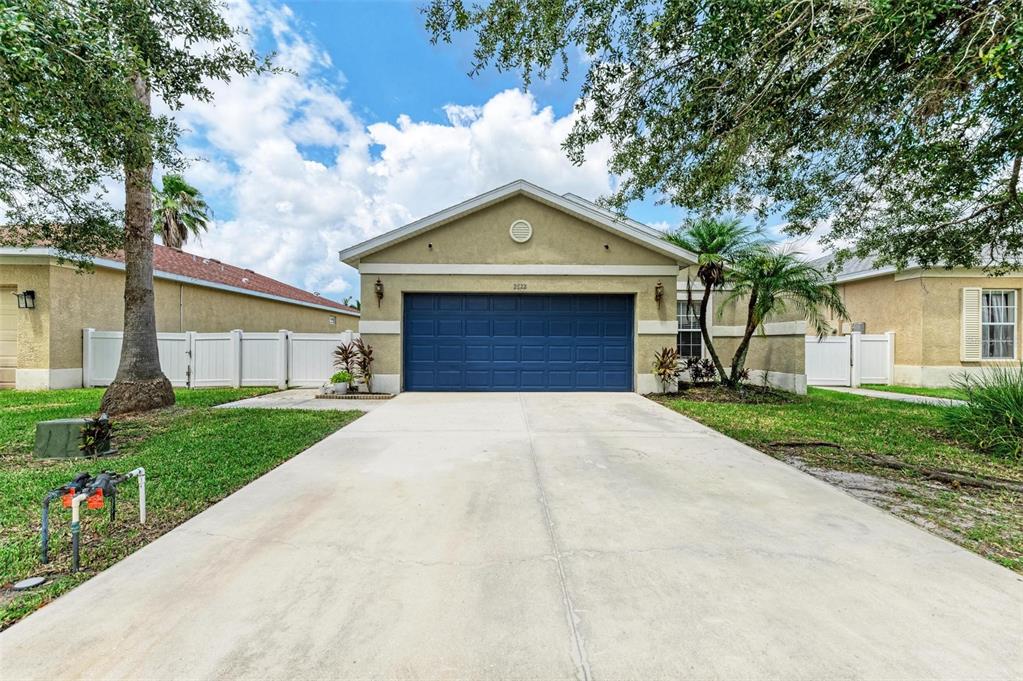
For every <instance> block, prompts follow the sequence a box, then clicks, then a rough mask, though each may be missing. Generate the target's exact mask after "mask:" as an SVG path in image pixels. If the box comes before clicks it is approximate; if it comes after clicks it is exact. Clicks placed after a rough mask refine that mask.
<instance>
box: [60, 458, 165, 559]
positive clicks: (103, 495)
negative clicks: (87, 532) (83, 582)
mask: <svg viewBox="0 0 1023 681" xmlns="http://www.w3.org/2000/svg"><path fill="white" fill-rule="evenodd" d="M132 478H138V481H139V522H140V523H141V524H143V525H145V524H146V469H144V468H136V469H135V470H133V471H129V472H127V473H124V474H121V473H114V472H112V471H103V472H102V473H97V474H96V477H93V476H91V475H89V474H88V473H79V474H78V475H77V476H76V477H75V479H74V480H71V481H70V482H67V483H65V484H63V485H61V486H60V487H58V488H56V489H53V490H50V491H49V492H48V493H47V494H46V496H45V497H43V522H42V552H41V553H42V556H41V557H42V561H43V564H46V563H47V562H49V556H48V555H47V549H48V548H49V542H50V536H49V519H50V502H51V501H53V500H54V499H56V498H57V497H60V500H61V505H62V506H63V507H64V508H70V509H71V572H78V544H79V537H80V535H81V517H80V515H81V514H80V509H81V503H82V502H83V501H84V502H85V506H86V508H88V509H91V510H97V509H101V508H103V507H104V506H105V504H106V500H107V499H109V500H110V520H111V521H113V520H115V519H116V517H117V486H118V485H120V484H121V483H122V482H124V481H125V480H131V479H132Z"/></svg>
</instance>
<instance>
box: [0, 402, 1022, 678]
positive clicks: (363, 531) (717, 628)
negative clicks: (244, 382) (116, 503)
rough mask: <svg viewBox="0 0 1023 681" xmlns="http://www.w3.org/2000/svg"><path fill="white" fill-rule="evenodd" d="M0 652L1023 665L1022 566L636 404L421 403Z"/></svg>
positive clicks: (9, 673) (955, 671) (508, 669)
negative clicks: (971, 549)
mask: <svg viewBox="0 0 1023 681" xmlns="http://www.w3.org/2000/svg"><path fill="white" fill-rule="evenodd" d="M85 560H88V553H86V556H85ZM0 665H2V669H3V674H2V676H3V677H4V678H5V679H19V678H29V677H31V678H40V679H44V678H45V679H62V680H67V679H72V678H77V677H79V676H81V677H119V678H133V679H141V678H159V679H189V678H224V679H239V678H273V679H299V678H300V679H325V678H331V679H333V678H360V679H362V678H366V679H393V678H401V679H445V678H465V679H477V678H488V679H560V678H564V679H573V678H575V679H626V678H634V679H655V678H663V679H669V678H670V679H680V678H692V679H760V678H765V679H786V680H790V679H879V678H885V679H909V678H914V679H925V678H926V679H938V678H942V679H1019V678H1021V677H1023V580H1021V578H1020V576H1019V575H1016V574H1014V573H1012V572H1010V571H1008V570H1006V569H1003V568H1001V567H998V566H997V565H994V564H993V563H990V562H988V561H986V560H984V559H982V558H980V557H978V556H975V555H973V554H971V553H968V552H967V551H964V550H963V549H960V548H958V547H956V546H954V545H952V544H950V543H947V542H945V541H943V540H941V539H939V538H937V537H935V536H932V535H930V534H928V533H926V532H924V531H922V530H919V529H917V528H915V527H913V526H911V525H909V524H907V523H905V522H903V521H901V520H899V519H897V518H895V517H893V516H891V515H888V514H886V513H884V512H882V511H880V510H877V509H874V508H872V507H870V506H867V505H865V504H863V503H861V502H859V501H857V500H855V499H853V498H851V497H849V496H847V495H846V494H844V493H843V492H841V491H839V490H837V489H835V488H832V487H830V486H829V485H827V484H825V483H823V482H820V481H818V480H816V479H814V478H812V477H810V476H808V475H805V474H803V473H800V472H798V471H796V470H794V469H792V468H790V467H788V466H786V465H785V464H782V463H779V462H777V461H774V460H772V459H770V458H768V457H767V456H764V455H761V454H759V453H757V452H754V451H752V450H750V449H748V448H746V447H744V446H742V445H740V444H737V443H736V442H734V441H732V440H729V439H727V438H725V437H723V436H721V435H719V434H717V433H715V432H713V431H710V430H708V429H706V428H704V427H702V426H700V425H697V424H695V423H693V422H692V421H690V420H688V419H686V418H684V417H682V416H679V415H677V414H675V413H673V412H670V411H668V410H667V409H665V408H663V407H660V406H659V405H657V404H654V403H652V402H649V401H647V400H645V399H643V398H642V397H639V396H637V395H631V394H615V395H585V394H584V395H552V394H541V395H518V394H509V395H494V394H489V395H480V394H473V395H429V394H405V395H402V396H400V397H398V398H396V399H395V400H392V401H391V402H389V403H388V404H387V405H386V406H384V407H381V408H379V409H377V410H375V411H373V412H371V413H369V414H368V415H366V416H364V417H362V418H361V419H360V420H359V421H357V422H356V423H354V424H353V425H351V426H349V427H348V428H345V429H344V430H342V431H340V432H339V433H337V434H335V435H333V436H331V437H329V438H327V439H326V440H324V441H323V442H321V443H319V444H318V445H316V446H314V447H313V448H311V449H309V450H308V451H307V452H305V453H304V454H302V455H300V456H298V457H296V458H295V459H293V460H291V461H290V462H288V463H286V464H285V465H283V466H281V467H280V468H277V469H276V470H274V471H273V472H271V473H269V474H268V475H266V476H264V477H262V478H260V479H259V480H258V481H256V482H255V483H253V484H251V485H249V486H248V487H246V488H245V489H243V490H241V491H240V492H238V493H237V494H234V495H233V496H231V497H229V498H228V499H226V500H225V501H223V502H221V503H219V504H217V505H216V506H214V507H213V508H211V509H209V510H208V511H206V512H205V513H203V514H201V515H199V516H197V517H196V518H194V519H193V520H191V521H189V522H188V523H186V524H184V525H182V526H181V527H179V528H178V529H176V530H174V531H172V532H170V533H169V534H167V535H165V536H164V537H163V538H161V539H159V540H158V541H156V542H154V543H152V544H150V545H149V546H147V547H146V548H144V549H143V550H141V551H139V552H138V553H136V554H134V555H132V556H131V557H129V558H127V559H126V560H124V561H122V562H121V563H119V564H117V565H116V566H114V567H113V568H111V569H109V570H107V571H106V572H104V573H102V574H100V575H99V576H97V577H96V578H94V579H92V580H91V581H89V582H88V583H86V584H85V585H83V586H81V587H80V588H78V589H76V590H75V591H73V592H72V593H70V594H68V595H67V596H65V597H63V598H61V599H59V600H57V601H56V602H55V603H53V604H51V605H49V606H47V607H46V608H44V609H43V610H41V611H39V612H37V613H36V614H34V615H32V616H31V617H29V618H27V619H26V620H24V621H23V622H21V623H19V624H17V625H15V626H14V627H12V628H11V629H9V630H8V631H6V632H4V633H3V634H0Z"/></svg>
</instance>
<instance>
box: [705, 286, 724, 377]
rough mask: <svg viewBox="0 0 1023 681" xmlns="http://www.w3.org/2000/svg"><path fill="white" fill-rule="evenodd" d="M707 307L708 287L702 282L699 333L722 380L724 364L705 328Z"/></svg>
mask: <svg viewBox="0 0 1023 681" xmlns="http://www.w3.org/2000/svg"><path fill="white" fill-rule="evenodd" d="M708 307H710V287H709V286H707V285H706V284H704V286H703V300H701V301H700V335H701V336H703V344H704V345H706V346H707V352H708V353H710V359H711V361H712V362H714V368H715V369H717V372H718V376H720V377H721V380H722V381H724V380H725V366H724V365H723V364H722V363H721V358H719V357H718V353H717V350H715V349H714V343H713V342H712V341H711V339H710V331H708V330H707V308H708Z"/></svg>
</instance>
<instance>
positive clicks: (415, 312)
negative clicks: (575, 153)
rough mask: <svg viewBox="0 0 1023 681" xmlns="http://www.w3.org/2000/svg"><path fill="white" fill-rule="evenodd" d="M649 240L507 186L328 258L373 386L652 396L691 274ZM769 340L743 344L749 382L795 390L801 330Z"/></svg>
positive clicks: (632, 228)
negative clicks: (371, 363)
mask: <svg viewBox="0 0 1023 681" xmlns="http://www.w3.org/2000/svg"><path fill="white" fill-rule="evenodd" d="M661 237H662V235H661V233H660V232H659V231H657V230H655V229H653V228H651V227H648V226H646V225H643V224H641V223H639V222H636V221H634V220H630V219H627V218H624V217H622V216H619V215H617V214H615V213H611V212H609V211H606V210H604V209H602V208H600V207H598V206H597V205H595V204H593V203H591V202H589V201H586V200H585V199H581V198H580V197H577V196H574V195H571V194H566V195H559V194H556V193H554V192H551V191H548V190H546V189H543V188H541V187H538V186H536V185H533V184H530V183H528V182H525V181H523V180H518V181H515V182H512V183H511V184H508V185H505V186H503V187H499V188H497V189H494V190H492V191H489V192H486V193H484V194H481V195H479V196H476V197H474V198H471V199H469V200H467V201H464V202H462V203H459V204H457V205H455V206H452V207H450V208H447V209H445V210H442V211H440V212H438V213H435V214H433V215H430V216H427V217H425V218H423V219H421V220H417V221H416V222H412V223H410V224H408V225H405V226H403V227H400V228H398V229H395V230H393V231H391V232H388V233H386V234H382V235H380V236H377V237H375V238H372V239H369V240H368V241H365V242H363V243H361V244H358V245H355V246H352V247H351V248H348V249H345V250H343V251H341V252H340V259H341V260H342V261H343V262H345V263H347V264H348V265H351V266H352V267H355V268H357V269H358V270H359V274H360V280H361V288H362V301H363V305H362V318H361V320H360V321H359V333H360V334H361V335H362V337H363V339H364V340H365V341H366V342H368V343H369V344H370V345H372V346H373V348H374V350H375V352H374V356H375V358H376V363H375V368H376V373H375V378H374V386H375V387H376V388H377V389H378V390H385V391H388V392H399V391H402V390H410V391H450V390H472V391H586V390H593V391H597V390H618V391H637V392H643V393H646V392H657V391H659V390H660V389H661V385H660V383H659V382H658V381H657V379H656V377H655V376H654V374H653V372H652V364H653V361H654V353H656V352H657V351H658V350H659V349H661V348H663V347H666V346H672V345H676V344H678V343H679V342H680V341H681V340H682V336H681V335H680V333H679V302H680V301H679V298H680V295H681V293H680V286H679V282H680V277H681V278H683V279H684V278H685V274H684V273H685V272H686V271H687V268H690V267H692V266H693V265H694V264H695V262H696V256H695V255H693V254H692V253H689V252H687V251H685V250H682V249H680V248H678V247H676V246H674V245H672V244H670V243H668V242H666V241H664V240H663V239H662V238H661ZM733 312H734V311H733ZM735 314H737V312H735V313H734V314H732V315H731V316H729V315H728V314H727V313H723V316H722V325H721V327H720V329H719V331H720V334H719V335H722V337H723V338H722V343H723V346H725V347H723V351H726V352H727V347H728V344H729V342H731V347H734V345H735V344H737V342H738V337H737V336H738V334H736V333H735V325H736V324H738V323H740V322H736V321H735V318H734V317H735ZM779 321H780V322H781V321H783V320H779ZM793 330H798V333H797V334H794V335H793V336H792V337H791V338H789V337H788V336H785V335H781V333H780V332H782V331H793ZM775 331H778V332H779V333H776V334H772V335H767V336H764V337H762V338H757V339H755V340H754V348H753V349H752V350H751V353H750V357H751V364H750V367H751V368H752V369H754V370H756V372H755V374H754V376H755V377H756V378H759V379H763V380H767V381H769V382H772V383H774V384H776V385H780V386H782V387H786V388H788V389H792V390H797V391H798V390H805V385H806V382H805V377H804V376H803V363H804V360H803V335H804V333H805V324H802V322H798V321H793V322H792V323H791V324H790V325H789V326H786V327H785V328H781V327H779V328H778V329H775ZM729 336H730V337H731V338H729ZM732 339H734V341H733V340H732ZM687 342H688V341H687Z"/></svg>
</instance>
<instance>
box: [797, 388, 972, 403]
mask: <svg viewBox="0 0 1023 681" xmlns="http://www.w3.org/2000/svg"><path fill="white" fill-rule="evenodd" d="M814 387H816V388H820V389H821V390H834V391H835V392H839V393H849V394H850V395H862V396H863V397H876V398H878V399H881V400H892V401H893V402H912V403H913V404H931V405H934V406H937V407H961V406H963V405H964V404H966V402H963V401H962V400H953V399H951V398H948V397H928V396H927V395H907V394H906V393H891V392H887V391H885V390H870V389H869V388H845V387H842V386H834V385H818V386H814Z"/></svg>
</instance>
